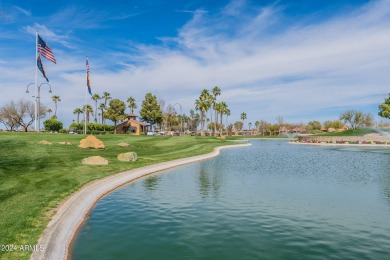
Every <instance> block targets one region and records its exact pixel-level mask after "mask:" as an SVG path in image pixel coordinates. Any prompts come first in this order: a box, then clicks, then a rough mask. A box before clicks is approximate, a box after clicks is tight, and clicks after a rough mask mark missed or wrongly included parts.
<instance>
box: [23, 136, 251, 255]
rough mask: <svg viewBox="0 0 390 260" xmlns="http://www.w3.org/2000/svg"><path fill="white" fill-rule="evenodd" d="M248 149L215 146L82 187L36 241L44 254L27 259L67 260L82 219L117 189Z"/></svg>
mask: <svg viewBox="0 0 390 260" xmlns="http://www.w3.org/2000/svg"><path fill="white" fill-rule="evenodd" d="M250 145H251V144H250V143H245V144H238V145H224V146H218V147H215V148H214V150H213V151H212V152H210V153H207V154H201V155H196V156H192V157H187V158H181V159H176V160H173V161H167V162H162V163H157V164H152V165H148V166H144V167H141V168H136V169H132V170H129V171H125V172H120V173H117V174H114V175H111V176H107V177H104V178H102V179H98V180H95V181H92V182H89V183H87V184H85V185H84V186H83V187H82V188H80V189H79V190H78V191H76V192H75V193H73V194H72V195H71V196H70V197H68V198H67V199H66V200H65V201H64V202H62V203H60V207H59V209H58V210H57V212H56V213H55V215H54V216H53V217H52V218H51V220H50V222H49V224H48V225H47V227H46V229H45V230H44V232H43V234H42V235H41V236H40V238H39V240H38V245H41V246H43V248H44V250H42V251H34V252H33V253H32V254H31V256H30V259H31V260H41V259H42V260H43V259H63V260H65V259H70V256H69V250H70V248H71V245H72V243H73V240H74V237H75V235H76V234H77V232H78V230H79V228H80V226H81V225H82V224H83V223H84V221H85V218H86V217H87V216H88V215H89V212H90V211H91V210H92V208H93V207H94V206H95V204H96V203H97V202H98V201H99V200H100V199H101V198H102V197H103V196H105V195H106V194H108V193H110V192H111V191H113V190H115V189H117V188H118V187H120V186H123V185H125V184H127V183H129V182H132V181H134V180H137V179H139V178H141V177H144V176H147V175H150V174H153V173H157V172H160V171H164V170H167V169H170V168H174V167H177V166H182V165H185V164H189V163H193V162H198V161H203V160H207V159H210V158H213V157H216V156H218V155H219V153H220V150H222V149H226V148H237V147H246V146H250Z"/></svg>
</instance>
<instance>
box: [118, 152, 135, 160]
mask: <svg viewBox="0 0 390 260" xmlns="http://www.w3.org/2000/svg"><path fill="white" fill-rule="evenodd" d="M116 158H117V159H118V160H119V161H122V162H135V161H137V154H136V153H135V152H128V153H121V154H118V156H117V157H116Z"/></svg>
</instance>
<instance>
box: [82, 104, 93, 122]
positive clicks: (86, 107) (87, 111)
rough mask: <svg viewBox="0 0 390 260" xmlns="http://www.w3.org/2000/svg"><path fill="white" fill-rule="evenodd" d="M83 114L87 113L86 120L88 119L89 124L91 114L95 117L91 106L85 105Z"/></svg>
mask: <svg viewBox="0 0 390 260" xmlns="http://www.w3.org/2000/svg"><path fill="white" fill-rule="evenodd" d="M83 112H85V113H86V116H85V119H86V122H87V124H88V123H89V114H90V113H91V114H92V116H93V108H92V107H91V106H90V105H85V106H84V107H83Z"/></svg>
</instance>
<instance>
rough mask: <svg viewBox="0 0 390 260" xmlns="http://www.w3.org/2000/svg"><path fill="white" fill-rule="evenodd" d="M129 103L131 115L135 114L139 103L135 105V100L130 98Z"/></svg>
mask: <svg viewBox="0 0 390 260" xmlns="http://www.w3.org/2000/svg"><path fill="white" fill-rule="evenodd" d="M127 103H129V106H128V107H129V108H130V114H134V109H136V108H137V103H135V98H133V97H129V98H128V99H127Z"/></svg>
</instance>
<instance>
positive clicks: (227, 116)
mask: <svg viewBox="0 0 390 260" xmlns="http://www.w3.org/2000/svg"><path fill="white" fill-rule="evenodd" d="M224 113H225V115H226V125H228V119H229V116H230V109H229V108H226V110H225V112H224Z"/></svg>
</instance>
